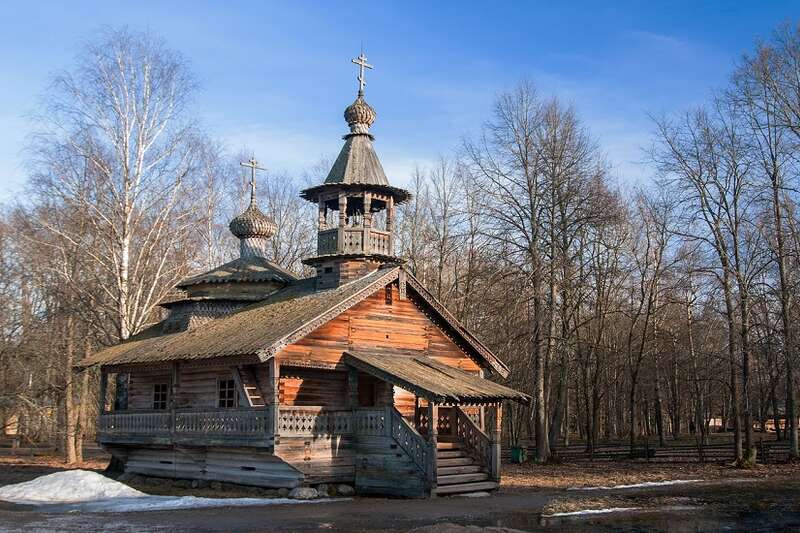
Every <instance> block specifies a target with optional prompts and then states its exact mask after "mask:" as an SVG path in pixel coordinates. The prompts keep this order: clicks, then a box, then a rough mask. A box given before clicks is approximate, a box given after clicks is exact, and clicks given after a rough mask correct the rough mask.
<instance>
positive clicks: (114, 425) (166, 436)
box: [98, 408, 273, 443]
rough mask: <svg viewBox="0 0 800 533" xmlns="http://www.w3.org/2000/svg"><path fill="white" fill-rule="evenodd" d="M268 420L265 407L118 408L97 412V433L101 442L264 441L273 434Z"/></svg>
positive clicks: (268, 411)
mask: <svg viewBox="0 0 800 533" xmlns="http://www.w3.org/2000/svg"><path fill="white" fill-rule="evenodd" d="M271 421H272V416H271V412H270V410H269V409H266V408H265V409H252V408H249V409H208V410H196V409H177V410H174V411H173V410H170V411H118V412H114V413H103V414H101V415H100V421H99V427H98V436H99V440H100V441H101V442H124V441H125V440H126V439H130V440H133V441H146V440H153V441H171V442H187V441H192V440H197V439H200V440H203V439H205V440H209V439H219V440H223V439H232V441H233V440H235V441H236V442H237V443H241V442H246V441H265V440H269V439H271V438H272V437H273V435H271V427H272V426H271Z"/></svg>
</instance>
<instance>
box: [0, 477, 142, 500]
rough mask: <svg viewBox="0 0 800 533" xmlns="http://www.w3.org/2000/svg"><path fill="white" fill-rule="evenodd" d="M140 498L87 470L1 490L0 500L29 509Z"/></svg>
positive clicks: (37, 479) (134, 491)
mask: <svg viewBox="0 0 800 533" xmlns="http://www.w3.org/2000/svg"><path fill="white" fill-rule="evenodd" d="M142 496H147V495H146V494H145V493H144V492H141V491H138V490H136V489H133V488H131V487H129V486H128V485H125V484H124V483H120V482H119V481H114V480H113V479H109V478H107V477H105V476H103V475H101V474H98V473H97V472H91V471H88V470H65V471H63V472H56V473H55V474H48V475H46V476H41V477H37V478H36V479H33V480H31V481H26V482H24V483H17V484H16V485H6V486H5V487H0V500H5V501H7V502H11V503H22V504H32V505H41V504H47V503H74V502H86V501H91V500H102V499H108V498H138V497H142Z"/></svg>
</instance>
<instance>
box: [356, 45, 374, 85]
mask: <svg viewBox="0 0 800 533" xmlns="http://www.w3.org/2000/svg"><path fill="white" fill-rule="evenodd" d="M350 62H351V63H354V64H356V65H358V78H357V79H358V94H361V95H363V94H364V87H365V86H366V85H367V79H366V77H365V76H364V69H365V68H368V69H370V70H372V69H373V68H374V67H373V66H372V65H370V64H369V63H367V56H365V55H364V50H361V53H360V54H359V55H358V57H357V58H355V59H351V60H350Z"/></svg>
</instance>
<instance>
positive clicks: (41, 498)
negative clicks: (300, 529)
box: [0, 470, 348, 513]
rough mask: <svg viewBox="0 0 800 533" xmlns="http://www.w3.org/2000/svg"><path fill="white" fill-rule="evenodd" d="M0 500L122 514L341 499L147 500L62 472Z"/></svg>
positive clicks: (1, 492) (1, 494)
mask: <svg viewBox="0 0 800 533" xmlns="http://www.w3.org/2000/svg"><path fill="white" fill-rule="evenodd" d="M344 499H348V498H344ZM0 500H4V501H7V502H11V503H20V504H27V505H38V506H40V507H41V508H42V510H45V511H49V512H75V511H84V512H95V513H99V512H103V513H125V512H132V511H163V510H171V509H190V508H199V507H228V506H235V507H241V506H247V505H279V504H281V505H284V504H297V503H322V502H332V501H342V498H338V499H331V498H326V499H322V500H305V501H300V500H291V499H289V498H198V497H196V496H150V495H148V494H145V493H144V492H141V491H138V490H136V489H133V488H131V487H129V486H128V485H125V484H124V483H120V482H119V481H114V480H113V479H109V478H107V477H105V476H103V475H101V474H98V473H97V472H90V471H88V470H66V471H63V472H56V473H55V474H49V475H46V476H41V477H38V478H36V479H34V480H31V481H26V482H24V483H17V484H16V485H7V486H5V487H0Z"/></svg>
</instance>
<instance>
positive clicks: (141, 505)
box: [42, 495, 350, 513]
mask: <svg viewBox="0 0 800 533" xmlns="http://www.w3.org/2000/svg"><path fill="white" fill-rule="evenodd" d="M345 500H350V498H325V499H321V500H292V499H290V498H198V497H197V496H147V495H145V496H140V497H137V498H111V499H107V500H98V501H93V502H83V503H72V504H66V505H48V506H44V507H43V508H42V510H43V511H45V512H50V513H63V512H66V513H74V512H84V513H133V512H138V511H173V510H176V509H202V508H208V507H246V506H262V505H294V504H301V503H328V502H338V501H345Z"/></svg>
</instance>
